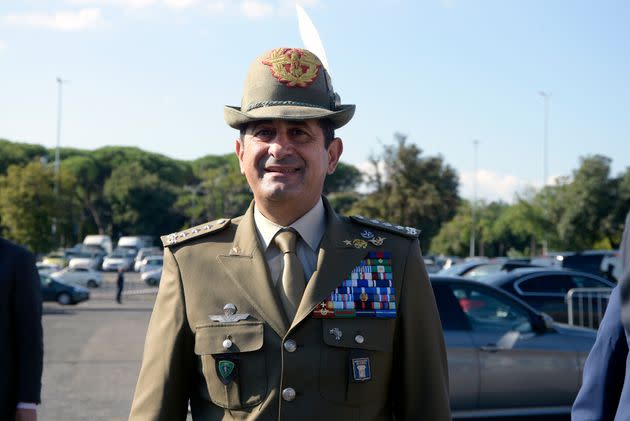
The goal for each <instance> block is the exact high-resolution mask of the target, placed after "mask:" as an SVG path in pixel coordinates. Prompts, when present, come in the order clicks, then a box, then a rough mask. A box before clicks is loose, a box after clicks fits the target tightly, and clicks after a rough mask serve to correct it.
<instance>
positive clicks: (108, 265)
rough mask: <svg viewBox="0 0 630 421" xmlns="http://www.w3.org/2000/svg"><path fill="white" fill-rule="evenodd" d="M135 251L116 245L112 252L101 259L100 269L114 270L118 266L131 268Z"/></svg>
mask: <svg viewBox="0 0 630 421" xmlns="http://www.w3.org/2000/svg"><path fill="white" fill-rule="evenodd" d="M136 253H137V251H136V250H135V249H132V248H125V247H118V248H116V250H114V252H113V253H112V254H110V255H109V256H107V257H105V259H103V265H102V269H103V270H105V271H112V270H113V271H116V270H118V268H123V270H131V269H132V268H133V263H134V259H135V258H136Z"/></svg>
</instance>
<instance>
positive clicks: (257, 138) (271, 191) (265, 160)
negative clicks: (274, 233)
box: [236, 120, 343, 211]
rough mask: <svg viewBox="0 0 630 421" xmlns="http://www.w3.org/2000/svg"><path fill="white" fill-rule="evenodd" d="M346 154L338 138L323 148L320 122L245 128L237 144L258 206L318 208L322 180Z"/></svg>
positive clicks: (262, 123) (256, 124)
mask: <svg viewBox="0 0 630 421" xmlns="http://www.w3.org/2000/svg"><path fill="white" fill-rule="evenodd" d="M342 150H343V145H342V143H341V139H338V138H336V139H334V140H333V141H332V142H331V144H330V146H329V147H328V149H326V148H325V146H324V133H323V130H322V128H321V127H320V125H319V123H318V121H317V120H303V121H289V120H265V121H258V122H254V123H251V124H250V125H249V126H247V129H246V131H245V136H244V137H243V139H242V140H239V141H237V142H236V154H237V155H238V159H239V161H240V167H241V173H243V174H244V175H245V177H246V178H247V182H248V183H249V186H250V187H251V189H252V191H253V192H254V199H255V200H256V202H257V203H262V202H276V204H283V203H286V204H287V205H288V206H291V205H296V203H299V204H300V205H302V206H307V205H308V206H310V207H312V206H314V205H315V203H316V201H317V200H319V197H320V195H321V194H322V190H323V186H324V178H325V177H326V174H332V173H333V172H334V171H335V168H336V167H337V163H338V162H339V156H340V155H341V152H342ZM302 206H299V207H302ZM310 207H307V209H306V210H307V211H308V209H310Z"/></svg>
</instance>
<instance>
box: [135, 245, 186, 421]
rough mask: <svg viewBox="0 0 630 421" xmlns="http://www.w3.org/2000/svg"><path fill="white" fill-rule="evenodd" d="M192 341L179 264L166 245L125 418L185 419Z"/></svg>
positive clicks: (145, 419)
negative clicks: (138, 370)
mask: <svg viewBox="0 0 630 421" xmlns="http://www.w3.org/2000/svg"><path fill="white" fill-rule="evenodd" d="M193 343H194V340H193V337H192V332H191V331H190V328H189V326H188V319H187V317H186V303H185V299H184V291H183V287H182V282H181V276H180V273H179V268H178V266H177V262H176V261H175V257H174V256H173V253H172V252H171V250H169V249H168V248H167V249H165V250H164V267H163V270H162V279H161V280H160V289H159V292H158V295H157V299H156V302H155V306H154V307H153V313H152V314H151V321H150V322H149V328H148V331H147V337H146V341H145V344H144V355H143V357H142V367H141V369H140V376H139V378H138V383H137V385H136V392H135V395H134V398H133V403H132V406H131V414H130V416H129V420H138V421H150V420H164V421H167V420H168V421H173V420H185V419H186V414H187V405H188V399H189V396H190V391H189V388H190V387H191V384H192V379H191V370H192V363H193V362H194V361H195V358H194V353H193Z"/></svg>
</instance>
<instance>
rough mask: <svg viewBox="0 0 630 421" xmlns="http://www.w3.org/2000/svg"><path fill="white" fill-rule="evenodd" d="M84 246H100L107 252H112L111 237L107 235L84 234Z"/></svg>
mask: <svg viewBox="0 0 630 421" xmlns="http://www.w3.org/2000/svg"><path fill="white" fill-rule="evenodd" d="M83 245H84V246H91V247H100V248H102V249H103V251H104V252H105V253H107V254H111V252H112V249H113V247H112V239H111V238H110V237H109V235H86V236H85V238H84V239H83Z"/></svg>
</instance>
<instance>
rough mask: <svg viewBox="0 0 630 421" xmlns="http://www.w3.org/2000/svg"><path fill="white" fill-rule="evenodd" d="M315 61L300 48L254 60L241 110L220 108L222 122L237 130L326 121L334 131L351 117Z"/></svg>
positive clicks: (278, 50)
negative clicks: (258, 124) (273, 122)
mask: <svg viewBox="0 0 630 421" xmlns="http://www.w3.org/2000/svg"><path fill="white" fill-rule="evenodd" d="M340 102H341V100H340V98H339V95H338V94H337V93H335V91H334V90H333V87H332V83H331V80H330V76H329V75H328V72H327V71H326V69H325V68H324V66H323V65H322V62H321V61H320V59H319V58H317V56H316V55H315V54H313V53H311V52H310V51H308V50H304V49H300V48H276V49H274V50H271V51H269V52H267V53H265V54H263V55H262V56H260V57H258V58H257V59H256V60H254V62H253V63H252V65H251V66H250V68H249V73H248V74H247V78H246V79H245V87H244V89H243V98H242V100H241V106H240V107H235V106H229V105H226V106H225V108H224V117H225V122H226V123H227V124H228V125H229V126H231V127H233V128H235V129H239V128H240V127H241V126H242V125H243V124H247V123H250V122H252V121H256V120H269V119H282V120H307V119H313V118H315V119H320V118H326V119H329V120H330V121H331V122H332V124H333V126H334V128H335V129H337V128H339V127H341V126H343V125H345V124H346V123H347V122H348V121H350V119H351V118H352V116H353V115H354V109H355V106H354V105H341V104H340Z"/></svg>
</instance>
